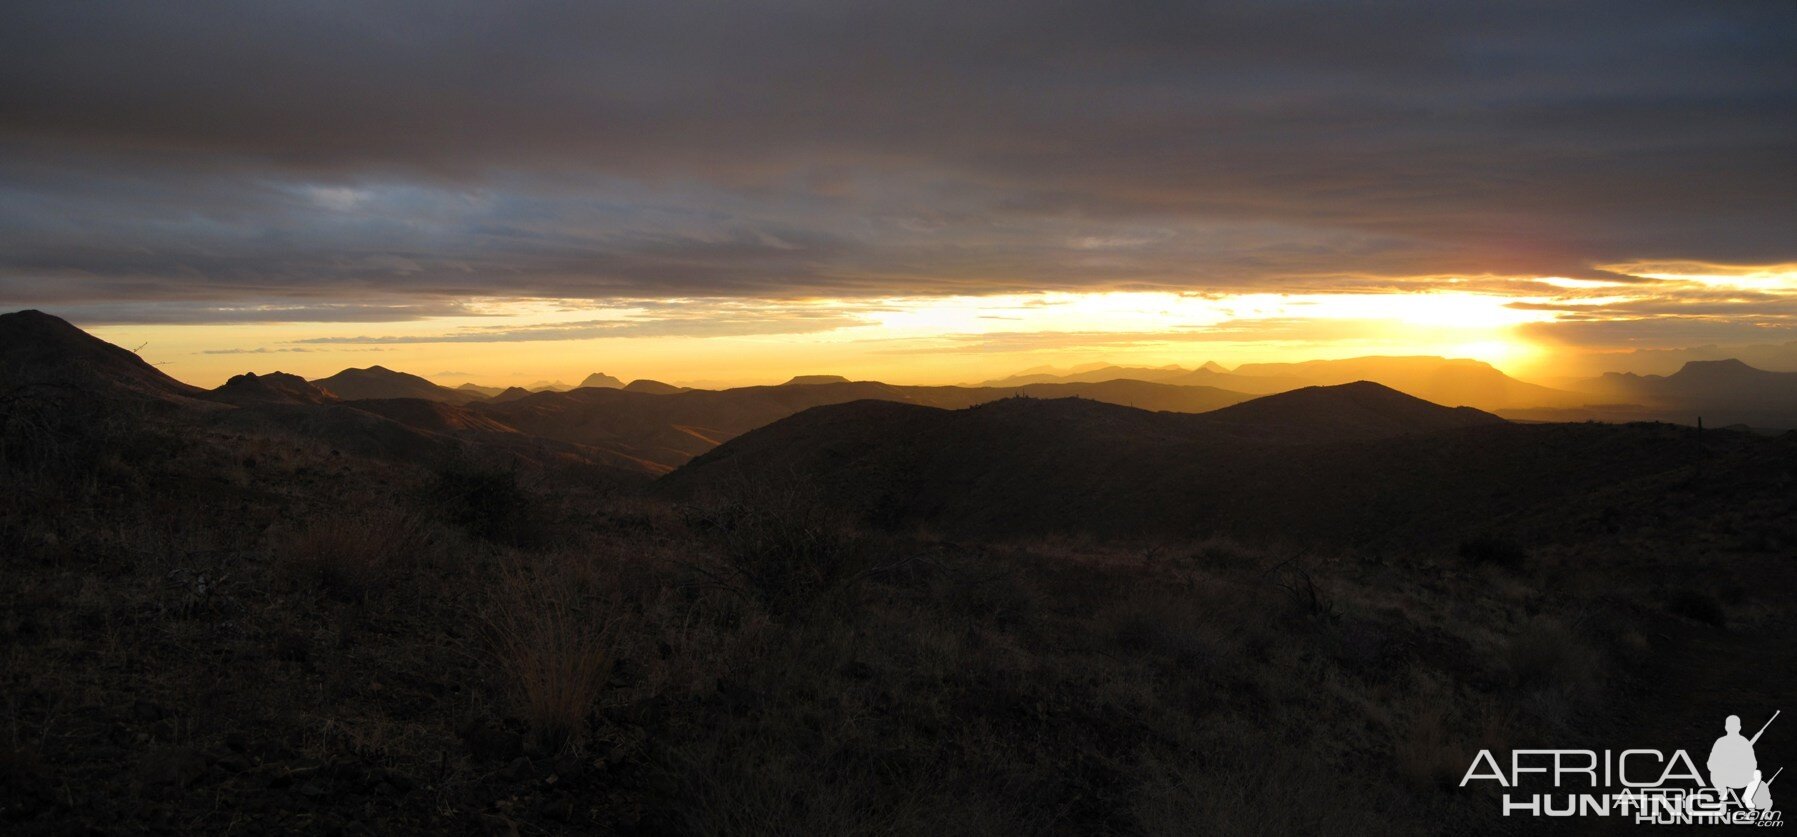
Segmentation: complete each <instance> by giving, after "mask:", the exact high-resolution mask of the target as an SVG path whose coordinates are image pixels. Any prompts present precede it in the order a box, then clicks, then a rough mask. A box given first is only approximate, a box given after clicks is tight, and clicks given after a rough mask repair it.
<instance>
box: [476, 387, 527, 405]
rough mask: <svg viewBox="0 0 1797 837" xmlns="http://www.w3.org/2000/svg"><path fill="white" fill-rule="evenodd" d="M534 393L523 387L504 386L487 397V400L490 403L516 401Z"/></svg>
mask: <svg viewBox="0 0 1797 837" xmlns="http://www.w3.org/2000/svg"><path fill="white" fill-rule="evenodd" d="M535 394H536V393H534V392H531V391H530V390H528V389H525V388H524V387H506V388H505V389H504V390H502V391H500V392H498V393H497V394H495V395H493V396H491V397H489V398H488V399H487V401H488V403H492V404H504V403H505V402H507V401H517V400H518V399H520V398H529V397H530V396H532V395H535Z"/></svg>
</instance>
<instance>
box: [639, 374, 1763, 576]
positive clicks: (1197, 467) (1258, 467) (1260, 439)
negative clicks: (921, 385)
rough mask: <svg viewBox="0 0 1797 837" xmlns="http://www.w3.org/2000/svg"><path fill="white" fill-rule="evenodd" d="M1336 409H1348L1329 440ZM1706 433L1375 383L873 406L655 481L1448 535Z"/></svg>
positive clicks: (1667, 452)
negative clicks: (1200, 395) (1139, 400)
mask: <svg viewBox="0 0 1797 837" xmlns="http://www.w3.org/2000/svg"><path fill="white" fill-rule="evenodd" d="M1331 415H1342V416H1343V418H1342V420H1341V421H1340V422H1339V426H1338V427H1336V428H1334V429H1333V430H1331V429H1328V428H1329V424H1330V416H1331ZM1257 422H1261V423H1257ZM1728 435H1731V436H1732V435H1733V434H1728ZM1696 438H1697V437H1695V436H1694V435H1693V434H1691V433H1690V432H1689V431H1687V430H1683V429H1679V428H1672V427H1668V426H1665V425H1631V426H1614V425H1601V424H1570V425H1519V424H1512V423H1508V422H1504V421H1500V420H1496V419H1495V418H1493V417H1492V416H1489V415H1487V414H1482V413H1478V412H1477V411H1471V410H1457V409H1452V408H1447V407H1441V406H1438V405H1430V404H1419V403H1417V402H1415V400H1414V399H1409V398H1408V397H1407V396H1404V395H1402V394H1399V393H1395V392H1392V391H1390V390H1388V389H1385V388H1383V387H1378V386H1377V385H1373V384H1353V385H1347V386H1344V387H1333V388H1324V389H1323V390H1320V391H1306V392H1300V393H1291V394H1289V397H1288V396H1274V397H1270V398H1265V399H1258V400H1256V401H1251V402H1247V403H1245V404H1242V405H1240V406H1238V407H1232V408H1227V409H1224V410H1218V411H1216V412H1213V413H1209V414H1195V415H1190V414H1177V413H1149V412H1145V411H1141V410H1132V409H1129V408H1126V407H1119V406H1114V405H1110V404H1103V403H1099V402H1094V401H1088V400H1084V399H1052V400H1051V399H1028V398H1019V399H1007V400H1003V401H997V402H993V403H989V404H984V405H981V406H978V407H973V408H969V409H962V410H942V409H934V408H929V407H923V406H918V405H912V404H897V403H888V402H875V401H864V402H855V403H849V404H841V405H834V406H826V407H817V408H814V409H811V410H807V411H804V412H802V413H799V414H797V415H794V416H791V417H789V418H786V419H783V420H781V421H778V422H775V423H773V424H770V425H768V426H766V427H763V428H760V429H757V430H754V431H752V432H749V433H745V434H743V435H742V436H740V437H738V438H736V439H734V440H732V441H730V442H728V443H726V444H724V445H721V446H719V447H718V448H717V449H716V450H714V451H711V452H709V453H707V454H704V455H702V456H699V457H697V458H695V459H694V460H693V461H692V462H690V463H688V464H687V465H685V466H683V467H682V468H680V469H679V470H677V471H675V472H674V473H673V474H670V475H669V476H667V477H664V478H663V479H662V480H661V481H660V482H659V485H660V486H661V488H662V489H663V490H665V491H667V492H670V493H672V494H675V495H678V496H703V495H707V494H714V493H727V492H728V491H729V490H730V487H731V486H733V485H737V484H741V483H742V481H743V480H745V479H754V478H758V477H759V478H769V475H777V476H780V477H781V478H786V479H794V480H798V481H799V482H801V483H803V484H808V485H810V486H813V487H814V488H815V491H816V493H817V494H818V495H819V496H821V497H824V498H827V500H828V502H831V503H833V504H835V505H837V506H838V507H840V508H841V510H842V511H843V512H844V513H845V514H847V515H849V516H851V517H854V518H858V519H861V520H863V521H865V522H869V523H873V524H875V525H879V526H885V527H892V528H898V529H908V528H911V527H918V526H922V527H925V528H928V529H929V530H931V531H936V532H940V533H943V534H945V535H949V536H955V537H959V536H963V535H965V536H994V535H997V536H1039V535H1040V534H1042V533H1044V532H1068V533H1081V532H1084V533H1095V534H1101V535H1110V536H1124V537H1141V536H1143V535H1145V534H1148V533H1155V534H1173V535H1179V536H1205V535H1214V534H1219V533H1222V534H1241V535H1255V536H1274V537H1279V538H1282V539H1292V540H1295V541H1300V542H1301V541H1304V540H1306V539H1309V538H1318V539H1323V540H1327V541H1329V542H1331V543H1336V544H1347V543H1393V544H1397V543H1408V542H1412V541H1433V542H1436V543H1439V542H1440V541H1441V540H1443V539H1445V538H1453V537H1456V536H1457V535H1455V533H1456V532H1466V531H1472V530H1475V529H1477V528H1478V527H1481V526H1487V525H1490V524H1491V523H1492V522H1493V521H1500V520H1502V521H1508V522H1509V523H1510V524H1512V525H1516V526H1524V525H1529V522H1530V521H1534V520H1555V521H1558V520H1561V519H1563V518H1564V515H1563V513H1562V507H1563V506H1564V505H1565V504H1566V502H1567V501H1568V500H1569V499H1571V500H1577V501H1579V502H1582V503H1588V500H1587V497H1588V496H1589V493H1590V492H1593V491H1600V490H1609V487H1612V486H1626V485H1633V484H1636V481H1637V480H1640V479H1644V478H1648V477H1649V476H1653V478H1656V479H1657V478H1661V477H1660V476H1657V475H1669V476H1666V477H1665V478H1668V479H1676V478H1677V475H1678V474H1681V473H1684V471H1683V470H1682V469H1685V468H1688V467H1689V466H1690V464H1691V463H1693V462H1696V461H1699V460H1701V458H1702V457H1703V456H1704V452H1703V450H1702V446H1701V445H1700V444H1697V443H1695V440H1696ZM1544 525H1545V524H1544ZM1554 525H1561V524H1559V523H1557V522H1556V523H1555V524H1554ZM1450 542H1451V541H1450Z"/></svg>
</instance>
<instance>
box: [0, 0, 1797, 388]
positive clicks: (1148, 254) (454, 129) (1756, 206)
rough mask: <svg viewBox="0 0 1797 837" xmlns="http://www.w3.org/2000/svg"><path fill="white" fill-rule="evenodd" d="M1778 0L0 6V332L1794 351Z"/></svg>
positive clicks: (1568, 366) (1625, 362)
mask: <svg viewBox="0 0 1797 837" xmlns="http://www.w3.org/2000/svg"><path fill="white" fill-rule="evenodd" d="M1793 195H1797V4H1793V3H1789V2H1782V1H1769V2H1730V0H1713V1H1712V2H1704V3H1692V2H1657V0H1626V1H1624V0H1593V1H1592V2H1583V3H1576V4H1575V3H1565V2H1557V1H1556V2H1516V3H1501V4H1497V3H1476V4H1475V3H1441V2H1414V3H1407V2H1316V1H1315V0H1302V1H1300V0H1273V1H1272V2H1254V3H1193V2H1178V3H1161V2H1130V1H1129V0H1109V1H1108V2H1035V3H985V2H969V0H957V2H933V1H932V0H906V1H905V2H864V3H844V2H837V1H833V2H822V1H821V0H818V1H817V2H813V1H812V0H805V1H804V2H760V0H740V1H739V2H729V3H721V2H682V0H658V2H607V3H544V2H528V1H526V2H513V3H499V4H495V3H460V2H451V1H450V0H443V1H442V2H431V3H390V2H380V0H359V1H358V2H342V3H338V2H303V3H302V2H289V3H260V2H249V1H248V0H237V1H236V2H218V3H188V2H168V3H155V4H150V3H131V4H113V3H87V2H78V1H76V0H56V2H36V0H12V2H8V3H6V4H4V6H0V310H13V309H19V308H38V309H42V310H46V311H49V312H51V313H55V314H58V315H61V316H64V317H67V318H68V319H70V320H71V321H73V322H75V323H76V324H78V325H81V326H83V327H86V328H89V329H90V330H91V331H93V332H94V333H96V334H98V335H100V336H102V337H104V338H106V339H108V340H111V341H113V342H115V343H119V344H120V345H125V346H126V347H127V348H134V349H139V350H140V352H141V353H142V354H143V355H144V356H145V357H146V358H147V359H149V360H151V361H152V362H154V363H156V364H158V365H159V366H161V367H162V368H163V369H164V370H165V371H168V372H169V373H170V374H173V375H175V376H176V377H178V378H181V379H183V380H187V381H190V382H192V383H196V384H202V385H208V386H210V385H216V384H217V383H220V382H222V381H223V380H224V379H225V378H227V377H229V376H230V375H231V374H235V373H237V372H242V371H252V370H253V371H261V372H266V371H272V370H276V369H280V370H283V371H290V372H298V373H301V374H306V375H308V376H313V377H318V376H323V375H326V374H329V373H331V372H334V371H336V370H338V369H341V368H344V367H347V366H369V365H374V364H379V365H383V366H388V367H390V368H398V369H405V370H407V371H411V372H416V373H419V374H424V375H426V376H429V377H433V378H435V379H439V380H441V381H443V382H446V383H461V382H466V381H476V382H482V383H491V384H528V383H530V382H534V381H538V380H557V379H560V380H565V381H569V382H573V381H576V380H578V379H579V378H581V377H584V376H585V375H586V374H587V373H588V372H593V371H604V372H607V373H610V374H613V375H616V376H618V377H620V378H624V379H626V380H629V379H632V378H654V379H659V380H665V381H670V382H676V383H689V384H702V385H703V384H709V385H722V384H740V383H768V382H777V381H779V380H784V379H785V378H786V377H789V376H791V375H794V374H844V375H848V376H850V377H856V378H881V379H884V380H890V381H894V382H907V383H908V382H918V383H951V382H961V381H976V380H982V379H985V378H990V377H997V376H1000V375H1003V374H1006V373H1009V372H1014V371H1017V370H1018V369H1021V368H1025V367H1034V366H1041V365H1050V366H1072V365H1078V364H1085V363H1091V362H1100V361H1109V362H1116V363H1125V364H1132V365H1133V364H1139V365H1157V366H1158V365H1164V364H1181V365H1185V366H1196V365H1197V364H1199V363H1203V362H1204V361H1207V360H1216V361H1219V362H1222V363H1223V364H1225V365H1227V366H1233V365H1235V364H1238V363H1244V362H1263V361H1273V360H1301V359H1307V358H1319V357H1349V356H1355V355H1366V354H1441V355H1449V356H1462V357H1474V358H1478V359H1482V360H1486V361H1488V362H1491V363H1493V364H1495V365H1498V366H1499V367H1500V368H1504V369H1505V370H1506V371H1511V372H1513V373H1514V374H1521V375H1525V376H1534V377H1537V378H1549V377H1558V376H1577V375H1587V374H1596V373H1597V372H1600V371H1604V370H1611V369H1615V370H1628V371H1639V372H1658V373H1664V372H1670V371H1672V370H1674V369H1676V368H1677V367H1678V365H1679V364H1680V363H1682V362H1683V361H1684V360H1688V359H1697V358H1709V357H1718V356H1741V357H1743V358H1746V359H1749V360H1750V361H1751V362H1754V363H1756V364H1758V365H1761V366H1764V367H1766V368H1778V369H1793V370H1797V200H1793Z"/></svg>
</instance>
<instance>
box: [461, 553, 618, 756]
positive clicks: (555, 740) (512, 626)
mask: <svg viewBox="0 0 1797 837" xmlns="http://www.w3.org/2000/svg"><path fill="white" fill-rule="evenodd" d="M574 566H578V565H572V566H571V565H569V564H553V563H551V564H545V565H541V566H540V567H539V568H538V569H537V570H535V571H523V570H515V569H514V570H511V571H507V572H505V573H503V574H501V575H500V576H499V582H498V584H497V585H495V587H494V591H493V594H492V596H491V597H490V598H489V599H488V601H487V602H486V603H485V604H484V605H483V606H482V607H481V609H480V620H481V624H482V625H483V626H484V628H485V636H484V640H485V643H486V646H487V648H486V651H487V653H488V654H489V655H490V657H491V659H492V660H493V662H494V664H495V665H497V666H498V668H499V670H500V671H501V672H502V673H503V676H504V679H505V682H506V690H507V691H508V692H509V694H510V696H511V698H512V699H513V700H514V705H515V706H516V708H517V712H518V714H519V716H521V717H522V718H523V720H524V721H525V723H526V724H528V725H529V727H530V731H531V733H532V735H533V736H535V738H536V742H535V743H536V744H537V745H538V747H539V748H540V749H541V750H542V751H545V752H550V753H555V752H560V751H563V750H570V749H571V750H575V751H579V750H581V749H582V748H583V747H584V744H585V738H586V735H587V732H588V728H589V721H590V720H591V717H592V715H593V713H594V712H596V711H597V710H598V709H599V696H600V693H601V692H602V691H603V690H604V688H605V686H606V681H607V680H608V679H609V677H610V675H611V671H612V667H613V666H614V665H615V664H616V663H617V660H618V650H619V649H618V645H619V643H620V641H621V640H620V633H621V630H620V623H621V616H620V613H621V610H622V609H621V608H620V607H619V605H618V604H617V602H616V601H615V594H614V593H613V592H612V591H607V590H603V589H600V588H599V587H598V585H597V583H596V579H594V578H593V577H592V575H591V574H580V573H577V572H575V571H574V569H573V567H574Z"/></svg>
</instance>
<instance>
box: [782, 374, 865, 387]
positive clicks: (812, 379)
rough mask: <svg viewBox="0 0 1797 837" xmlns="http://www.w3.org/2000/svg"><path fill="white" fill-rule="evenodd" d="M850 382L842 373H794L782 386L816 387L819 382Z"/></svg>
mask: <svg viewBox="0 0 1797 837" xmlns="http://www.w3.org/2000/svg"><path fill="white" fill-rule="evenodd" d="M848 382H849V379H847V378H844V377H843V376H841V375H794V376H793V377H792V380H789V381H787V382H786V383H784V384H781V386H788V387H814V386H817V385H819V384H846V383H848Z"/></svg>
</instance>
